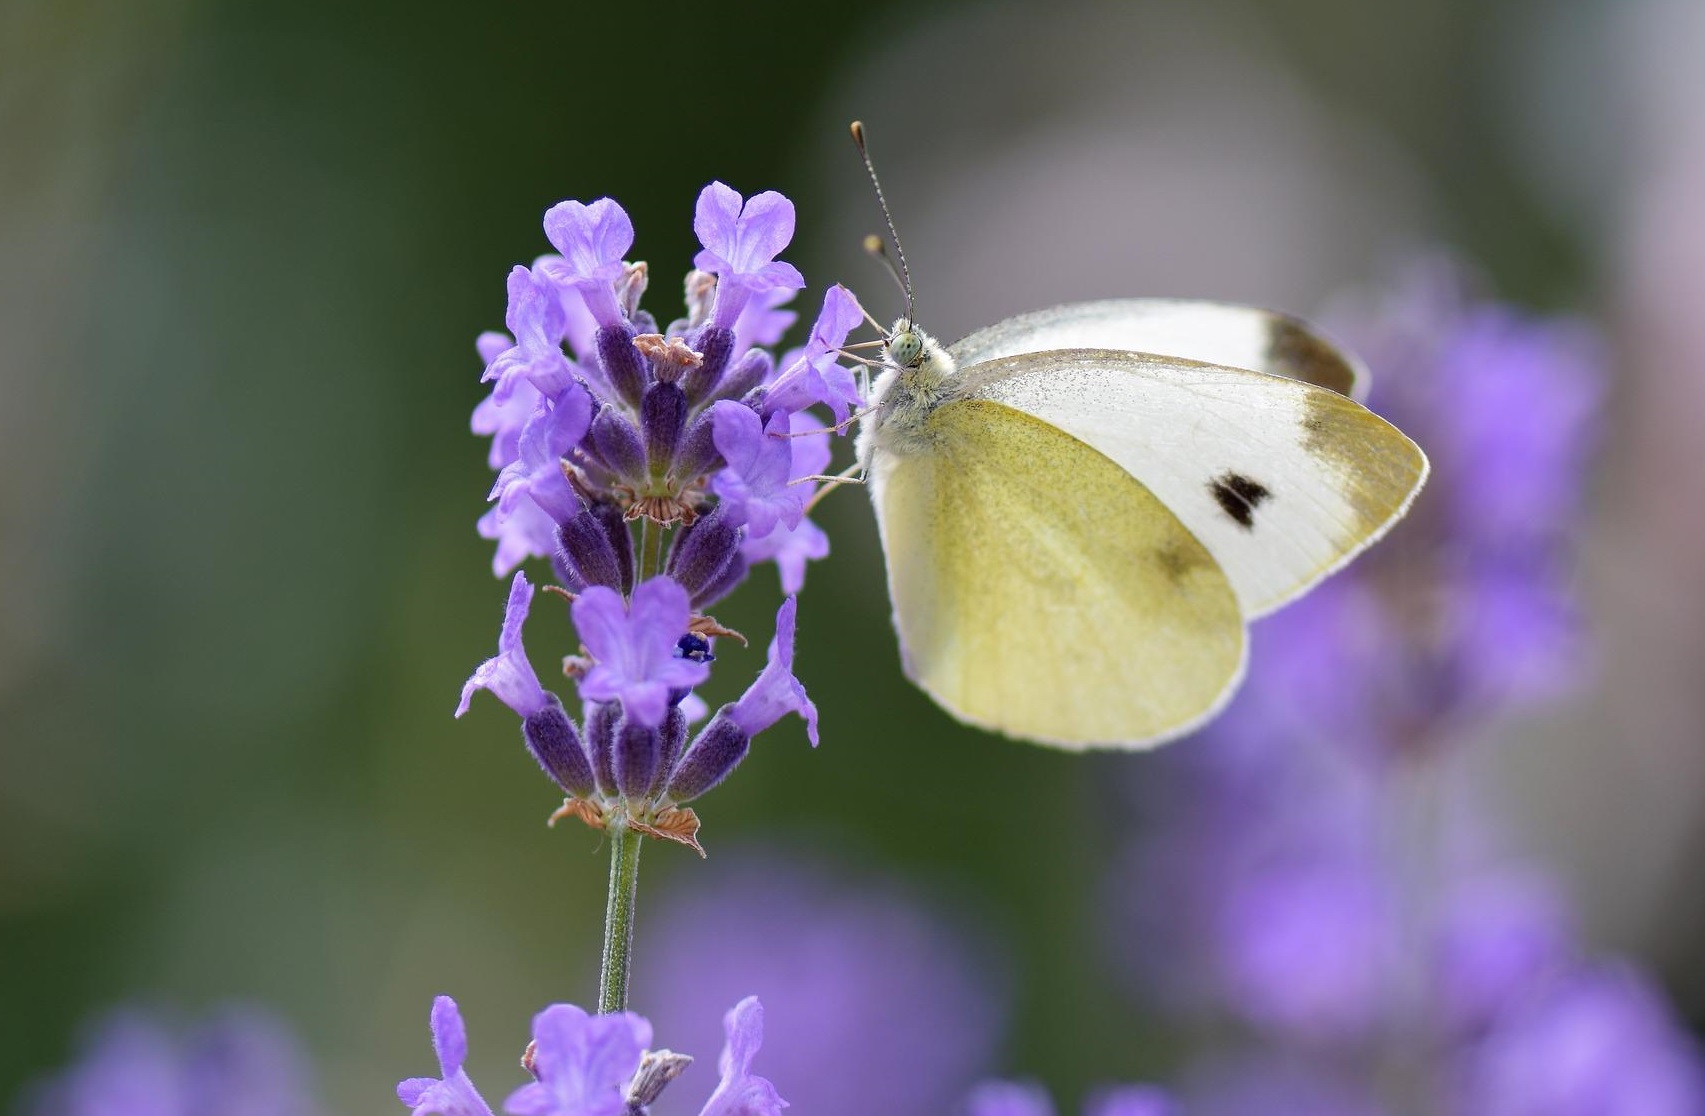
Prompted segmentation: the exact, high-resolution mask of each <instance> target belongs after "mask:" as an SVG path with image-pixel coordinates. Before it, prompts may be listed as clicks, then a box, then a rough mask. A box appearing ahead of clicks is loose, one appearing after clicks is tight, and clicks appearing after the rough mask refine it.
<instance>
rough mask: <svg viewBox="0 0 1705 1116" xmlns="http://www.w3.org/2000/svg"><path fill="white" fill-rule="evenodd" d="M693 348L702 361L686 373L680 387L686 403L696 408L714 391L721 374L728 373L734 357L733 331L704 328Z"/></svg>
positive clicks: (710, 327) (711, 327)
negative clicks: (730, 362)
mask: <svg viewBox="0 0 1705 1116" xmlns="http://www.w3.org/2000/svg"><path fill="white" fill-rule="evenodd" d="M694 347H695V348H697V349H698V350H699V352H700V353H701V354H703V358H704V359H703V360H701V361H700V362H699V366H698V367H697V368H694V369H693V370H692V371H690V372H688V373H687V375H686V378H685V379H683V380H682V381H681V386H682V387H683V388H685V389H686V392H687V402H689V403H691V404H693V405H694V406H697V405H698V404H700V403H702V402H704V401H705V400H706V399H708V398H709V397H710V396H711V394H712V393H713V392H715V391H716V385H717V384H718V383H720V382H721V380H722V374H723V373H724V372H726V371H728V362H729V360H730V359H731V358H732V357H733V356H734V331H733V330H731V329H719V328H718V327H716V326H706V327H705V328H704V329H703V330H702V331H700V333H699V335H698V338H697V339H696V341H695V342H694Z"/></svg>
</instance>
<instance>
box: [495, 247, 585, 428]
mask: <svg viewBox="0 0 1705 1116" xmlns="http://www.w3.org/2000/svg"><path fill="white" fill-rule="evenodd" d="M505 322H506V324H507V325H508V326H509V332H510V333H512V334H514V335H515V344H514V345H512V346H510V347H509V348H507V349H505V350H503V351H502V352H501V353H499V354H497V356H495V357H494V358H492V361H491V363H490V364H489V365H488V366H487V367H486V370H485V375H484V376H482V377H481V379H482V380H490V381H495V382H494V383H493V385H492V389H491V398H492V402H493V403H494V404H496V405H497V406H500V407H501V406H503V405H504V404H506V403H508V402H509V399H510V396H511V395H512V394H513V393H514V392H515V391H516V390H517V389H518V388H519V386H520V385H521V384H524V383H525V384H530V385H532V387H533V388H534V389H535V390H537V391H538V392H539V393H540V394H542V395H546V396H551V397H555V396H557V395H559V394H561V393H562V392H563V391H565V390H567V388H568V387H569V385H570V384H572V383H573V382H574V381H573V372H574V369H573V365H571V364H569V362H568V358H567V357H566V356H564V355H563V351H562V338H563V332H564V330H565V329H566V328H567V326H568V319H567V316H566V315H565V314H564V313H563V311H562V304H561V302H560V301H559V299H558V297H557V293H556V291H555V290H552V289H550V288H549V287H547V286H545V285H544V284H543V283H541V282H540V281H539V279H538V277H537V276H535V275H534V274H533V273H532V272H530V271H528V270H527V269H526V268H524V267H522V266H521V265H520V264H516V265H515V267H514V268H513V269H511V270H510V272H509V312H508V314H507V315H506V316H505Z"/></svg>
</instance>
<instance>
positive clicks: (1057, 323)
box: [948, 298, 1367, 399]
mask: <svg viewBox="0 0 1705 1116" xmlns="http://www.w3.org/2000/svg"><path fill="white" fill-rule="evenodd" d="M1052 349H1118V350H1122V351H1126V352H1137V353H1152V354H1155V355H1157V356H1171V357H1182V358H1183V359H1185V360H1196V361H1203V362H1205V363H1208V364H1219V365H1225V366H1227V367H1231V368H1249V369H1253V370H1254V371H1256V372H1267V373H1270V374H1272V375H1276V376H1287V377H1290V378H1291V379H1296V380H1302V381H1303V382H1305V383H1311V384H1316V385H1318V386H1320V387H1324V388H1329V389H1331V390H1332V391H1336V392H1338V393H1339V394H1341V395H1348V396H1350V397H1351V398H1354V399H1361V398H1362V397H1363V393H1364V392H1365V389H1366V384H1367V377H1366V374H1365V372H1364V371H1363V369H1362V366H1361V363H1360V362H1359V361H1358V360H1356V358H1355V357H1353V356H1351V355H1350V354H1349V353H1348V352H1346V351H1345V350H1343V349H1341V348H1339V347H1338V346H1337V345H1336V344H1335V343H1334V342H1333V341H1332V340H1331V339H1330V338H1328V337H1326V336H1325V335H1324V334H1322V333H1321V332H1320V331H1319V330H1317V329H1315V328H1314V327H1313V326H1311V325H1309V324H1308V323H1307V322H1304V321H1303V320H1302V319H1300V318H1293V317H1291V316H1290V315H1289V314H1281V313H1279V312H1277V311H1273V310H1262V309H1258V308H1256V307H1253V306H1235V305H1232V304H1230V303H1224V302H1202V301H1194V300H1189V299H1160V298H1121V299H1107V300H1104V301H1101V302H1076V303H1072V304H1070V305H1068V306H1055V307H1052V308H1051V309H1047V310H1036V311H1032V312H1031V313H1028V314H1020V315H1018V316H1017V317H1015V318H1008V319H1006V320H1005V321H1003V322H998V323H996V324H995V325H992V326H989V327H988V328H987V329H980V330H978V331H977V332H976V333H973V334H971V335H970V336H969V337H965V338H962V339H961V340H959V341H956V342H955V343H954V344H953V345H952V346H950V347H949V349H948V351H949V352H950V353H951V354H952V356H953V358H954V360H955V361H957V362H958V364H959V367H961V368H966V367H969V366H970V365H973V364H980V363H982V362H984V361H989V360H997V359H999V358H1001V357H1008V356H1018V355H1019V354H1022V353H1039V352H1046V351H1048V350H1052Z"/></svg>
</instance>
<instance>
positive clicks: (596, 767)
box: [585, 701, 622, 798]
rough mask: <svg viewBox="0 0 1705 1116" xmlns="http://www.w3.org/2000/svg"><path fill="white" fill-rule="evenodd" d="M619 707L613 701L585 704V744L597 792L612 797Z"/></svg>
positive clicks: (614, 787)
mask: <svg viewBox="0 0 1705 1116" xmlns="http://www.w3.org/2000/svg"><path fill="white" fill-rule="evenodd" d="M621 711H622V707H621V705H620V704H619V703H617V702H613V701H592V702H587V703H586V717H585V724H586V745H587V751H588V752H589V753H590V754H591V757H592V774H593V776H594V777H595V778H596V779H597V781H598V793H599V794H602V795H604V796H605V797H606V798H613V797H614V796H615V793H616V770H615V754H616V720H617V718H618V717H619V716H620V714H621Z"/></svg>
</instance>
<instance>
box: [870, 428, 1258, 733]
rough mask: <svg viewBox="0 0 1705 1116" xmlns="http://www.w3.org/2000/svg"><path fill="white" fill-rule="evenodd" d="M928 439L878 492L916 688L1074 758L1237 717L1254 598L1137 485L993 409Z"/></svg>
mask: <svg viewBox="0 0 1705 1116" xmlns="http://www.w3.org/2000/svg"><path fill="white" fill-rule="evenodd" d="M925 432H926V434H927V436H928V439H929V444H930V446H931V449H930V451H929V452H924V453H917V454H907V455H897V454H893V453H878V454H876V455H875V458H874V460H873V462H872V470H871V477H870V479H871V495H872V498H873V500H874V501H875V504H876V511H877V522H878V525H879V527H880V530H881V533H882V541H883V548H884V550H885V551H886V553H887V558H888V586H889V592H890V594H891V596H892V599H893V602H894V624H895V627H896V629H898V631H899V635H900V647H901V657H902V659H903V662H904V665H905V670H906V674H907V676H908V677H910V678H911V679H912V680H913V681H915V682H916V683H917V684H918V685H919V686H921V687H923V689H924V690H925V691H926V692H928V693H929V694H930V695H931V696H932V697H933V698H935V699H936V701H937V702H939V703H940V704H941V705H942V706H943V707H945V708H946V709H947V710H948V711H949V712H951V713H952V714H954V715H955V716H957V717H958V718H960V719H961V720H964V721H968V722H970V723H972V724H977V725H981V726H983V727H986V728H991V729H995V730H998V731H1000V732H1004V733H1006V734H1008V735H1011V736H1017V737H1022V738H1025V739H1029V740H1035V741H1038V742H1041V743H1048V744H1055V745H1059V746H1061V747H1066V748H1073V749H1081V748H1087V747H1094V746H1112V747H1144V746H1148V745H1152V744H1156V743H1159V742H1161V741H1162V740H1165V739H1168V738H1170V737H1174V736H1178V735H1181V734H1183V733H1185V732H1188V731H1189V730H1190V729H1192V728H1194V727H1195V726H1197V725H1199V724H1200V723H1201V722H1202V721H1204V720H1205V719H1206V718H1208V717H1209V716H1211V715H1212V714H1213V713H1214V712H1215V711H1216V710H1217V709H1218V708H1219V707H1220V706H1221V705H1222V704H1223V703H1224V702H1225V700H1226V699H1227V698H1228V697H1229V696H1230V693H1231V691H1232V690H1233V689H1234V688H1235V685H1236V683H1237V680H1238V679H1239V677H1240V676H1241V674H1242V670H1243V657H1244V629H1243V620H1242V617H1241V615H1240V613H1239V608H1238V602H1237V598H1236V595H1235V593H1234V592H1233V590H1232V587H1231V585H1230V584H1229V583H1228V582H1227V580H1226V578H1225V575H1224V574H1223V573H1222V572H1221V571H1220V568H1219V566H1218V565H1217V564H1216V563H1215V561H1214V559H1213V557H1212V555H1210V554H1209V552H1208V550H1207V549H1206V548H1205V547H1203V545H1202V544H1201V543H1200V542H1199V541H1198V540H1197V539H1196V538H1195V537H1194V536H1193V535H1192V534H1191V533H1190V531H1189V530H1187V529H1186V528H1185V526H1184V525H1183V524H1182V523H1180V522H1179V520H1178V517H1177V516H1175V515H1173V513H1172V512H1171V511H1169V510H1168V509H1167V506H1166V505H1165V503H1163V502H1162V501H1161V500H1160V499H1157V498H1156V495H1155V494H1154V493H1153V492H1150V491H1149V490H1148V489H1147V488H1145V487H1144V486H1143V484H1142V483H1141V482H1139V481H1138V480H1137V479H1136V478H1135V477H1134V476H1132V474H1131V472H1130V471H1129V470H1127V469H1125V468H1123V467H1121V466H1120V465H1118V464H1116V463H1115V462H1113V461H1111V460H1109V459H1108V458H1107V457H1106V456H1105V455H1103V454H1102V453H1100V452H1098V451H1096V450H1095V449H1093V448H1092V447H1090V446H1089V445H1086V444H1085V443H1084V442H1082V441H1080V440H1079V439H1077V438H1074V437H1073V436H1072V435H1071V434H1069V433H1067V432H1065V431H1064V430H1061V429H1058V428H1056V426H1054V425H1051V424H1050V423H1049V422H1047V421H1043V420H1042V419H1041V418H1039V417H1037V416H1034V415H1031V414H1025V413H1024V412H1023V411H1021V410H1018V409H1015V408H1013V407H1010V406H1007V405H1005V404H1003V403H1000V402H995V401H992V400H987V399H973V400H964V401H959V402H952V403H947V404H944V405H943V406H941V407H938V408H937V409H936V410H935V411H934V412H933V413H932V414H931V415H930V416H929V418H928V420H927V427H926V431H925Z"/></svg>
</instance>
